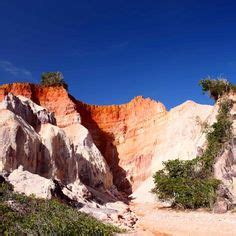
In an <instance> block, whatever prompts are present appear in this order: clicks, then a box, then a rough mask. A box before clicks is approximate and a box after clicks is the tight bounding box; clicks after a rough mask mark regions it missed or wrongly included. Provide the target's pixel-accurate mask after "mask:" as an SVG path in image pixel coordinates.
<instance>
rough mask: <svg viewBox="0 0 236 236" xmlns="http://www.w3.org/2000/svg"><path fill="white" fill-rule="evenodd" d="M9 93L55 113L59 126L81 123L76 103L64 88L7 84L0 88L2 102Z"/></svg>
mask: <svg viewBox="0 0 236 236" xmlns="http://www.w3.org/2000/svg"><path fill="white" fill-rule="evenodd" d="M9 92H11V93H13V94H14V95H22V96H24V97H27V98H30V99H31V100H32V101H33V102H35V103H37V104H39V105H41V106H43V107H45V108H47V109H48V110H49V111H50V112H54V113H55V117H56V119H57V125H58V126H60V127H66V126H67V125H69V124H71V123H76V122H78V121H80V115H79V114H78V112H77V111H76V103H75V102H73V99H72V98H71V97H70V95H69V94H68V93H67V91H66V90H65V89H64V88H63V87H42V86H39V85H35V84H29V83H14V84H6V85H2V86H1V87H0V101H2V99H3V97H4V96H5V95H6V94H8V93H9Z"/></svg>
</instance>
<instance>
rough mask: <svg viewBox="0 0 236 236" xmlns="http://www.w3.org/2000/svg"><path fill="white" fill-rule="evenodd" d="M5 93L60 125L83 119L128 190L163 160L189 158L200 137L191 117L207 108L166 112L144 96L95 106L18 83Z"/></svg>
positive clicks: (59, 91) (56, 90)
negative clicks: (24, 100)
mask: <svg viewBox="0 0 236 236" xmlns="http://www.w3.org/2000/svg"><path fill="white" fill-rule="evenodd" d="M9 92H11V93H13V94H15V95H23V96H25V97H28V98H30V99H31V100H33V101H34V102H35V103H37V104H39V105H41V106H43V107H45V108H47V109H48V110H49V111H50V112H54V114H55V117H56V120H57V125H58V126H59V127H63V128H65V127H67V126H69V125H71V124H75V123H82V125H83V126H85V127H86V128H87V129H88V130H89V132H90V134H91V136H92V138H93V141H94V142H95V144H96V146H97V147H98V149H99V150H100V151H101V153H102V154H103V156H104V157H105V159H106V161H107V163H108V165H109V167H110V169H111V171H112V173H113V181H114V183H115V185H116V186H117V187H118V189H120V190H122V191H125V192H127V193H131V192H132V191H133V190H134V189H136V188H137V187H138V186H139V185H140V183H141V182H143V181H144V180H145V179H146V178H148V177H150V176H151V175H152V173H153V171H154V170H155V169H158V168H159V167H160V166H161V163H162V161H163V160H166V158H172V159H175V158H184V159H191V158H193V157H194V155H195V150H196V149H197V141H198V138H199V137H200V136H201V128H200V125H199V124H197V122H196V117H197V116H198V117H199V119H200V120H202V121H204V120H205V119H206V118H207V116H208V115H209V114H210V112H211V109H212V107H211V106H203V105H199V104H196V103H193V102H188V103H185V104H183V105H182V106H179V108H175V109H173V110H171V111H170V112H168V111H167V110H166V109H165V107H164V105H163V104H162V103H160V102H156V101H154V100H151V99H149V98H147V99H145V98H143V97H136V98H134V99H133V100H132V101H130V102H129V103H127V104H123V105H111V106H96V105H89V104H85V103H83V102H80V101H77V100H76V99H75V98H73V97H72V96H70V95H69V94H68V92H67V91H66V90H65V89H64V88H63V87H42V86H39V85H33V84H18V83H17V84H11V85H4V86H1V87H0V100H2V99H3V97H4V95H6V94H7V93H9ZM180 143H182V144H180ZM190 149H191V150H190ZM190 152H191V153H190ZM178 155H181V156H178Z"/></svg>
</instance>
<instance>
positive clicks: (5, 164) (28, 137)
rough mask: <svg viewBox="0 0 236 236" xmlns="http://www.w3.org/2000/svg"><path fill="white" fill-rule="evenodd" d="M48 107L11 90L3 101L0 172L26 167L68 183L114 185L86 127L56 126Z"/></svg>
mask: <svg viewBox="0 0 236 236" xmlns="http://www.w3.org/2000/svg"><path fill="white" fill-rule="evenodd" d="M55 123H56V122H55V118H54V117H53V115H52V114H51V113H49V112H48V111H47V110H46V109H44V108H42V107H40V106H38V105H36V104H35V103H33V102H32V101H31V100H29V99H27V98H24V97H22V96H19V97H16V96H14V95H12V94H8V95H7V96H6V97H5V98H4V101H3V102H1V103H0V144H1V145H0V172H1V171H7V172H12V171H13V170H14V169H17V168H18V167H19V166H20V165H22V166H23V168H24V170H27V171H30V172H31V173H35V174H39V175H41V176H43V177H46V178H55V179H57V180H59V181H60V182H62V183H63V184H65V185H67V184H70V183H73V182H75V181H77V180H81V181H82V182H84V183H86V184H87V185H88V186H91V187H96V188H99V187H102V188H104V189H107V188H110V187H111V186H112V175H111V173H110V170H109V167H108V165H107V164H106V161H105V159H104V158H103V156H102V155H101V153H100V152H99V151H98V149H97V148H96V146H95V145H94V143H93V141H92V138H91V137H90V135H89V133H88V131H87V129H86V128H84V127H83V126H82V125H80V124H74V125H72V126H69V127H67V128H65V130H63V129H61V128H59V127H57V126H55V125H54V124H55Z"/></svg>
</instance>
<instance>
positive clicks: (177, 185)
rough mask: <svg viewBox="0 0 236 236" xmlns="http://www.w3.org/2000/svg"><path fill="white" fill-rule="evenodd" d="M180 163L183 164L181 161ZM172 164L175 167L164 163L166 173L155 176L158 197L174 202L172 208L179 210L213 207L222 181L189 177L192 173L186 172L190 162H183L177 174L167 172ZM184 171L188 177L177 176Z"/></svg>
mask: <svg viewBox="0 0 236 236" xmlns="http://www.w3.org/2000/svg"><path fill="white" fill-rule="evenodd" d="M179 162H180V163H181V161H179ZM172 164H173V165H175V163H173V162H172V161H168V162H166V163H164V166H165V167H164V171H163V170H161V171H158V172H157V173H156V174H155V175H154V182H155V186H156V187H155V188H154V189H153V192H154V193H156V194H157V195H158V197H159V199H160V200H165V201H166V200H168V201H172V207H178V208H191V209H194V208H199V207H211V206H212V205H213V203H214V202H215V199H216V189H217V187H218V185H219V183H220V181H218V180H216V179H210V178H207V179H201V178H195V177H191V175H192V174H190V176H188V174H189V172H190V171H188V170H186V169H187V168H186V167H187V166H188V164H189V163H188V161H186V162H182V163H181V167H180V169H179V170H178V171H177V172H176V171H173V172H172V171H170V172H166V171H167V166H172ZM171 169H172V168H171ZM172 170H173V169H172ZM175 170H176V169H175ZM179 171H180V172H179ZM182 171H183V173H185V174H186V175H176V174H179V173H181V172H182ZM173 176H176V177H173ZM183 176H184V177H183ZM193 176H194V175H193Z"/></svg>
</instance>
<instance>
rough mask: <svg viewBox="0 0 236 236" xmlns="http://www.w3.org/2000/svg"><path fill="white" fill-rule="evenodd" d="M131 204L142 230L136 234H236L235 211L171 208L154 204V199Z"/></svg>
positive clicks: (226, 235)
mask: <svg viewBox="0 0 236 236" xmlns="http://www.w3.org/2000/svg"><path fill="white" fill-rule="evenodd" d="M131 208H132V210H133V211H134V212H135V213H136V214H137V216H138V217H139V221H138V224H137V230H138V229H139V230H142V233H139V234H137V235H162V233H166V234H169V235H193V236H196V235H201V236H202V235H204V236H205V235H206V236H211V235H214V236H233V235H234V236H235V235H236V214H235V213H226V214H212V213H210V212H205V211H194V212H193V211H188V212H183V211H174V210H169V209H158V207H157V204H154V203H145V204H141V203H136V204H132V206H131ZM139 230H138V231H139ZM143 230H144V231H143ZM145 232H146V233H145Z"/></svg>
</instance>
